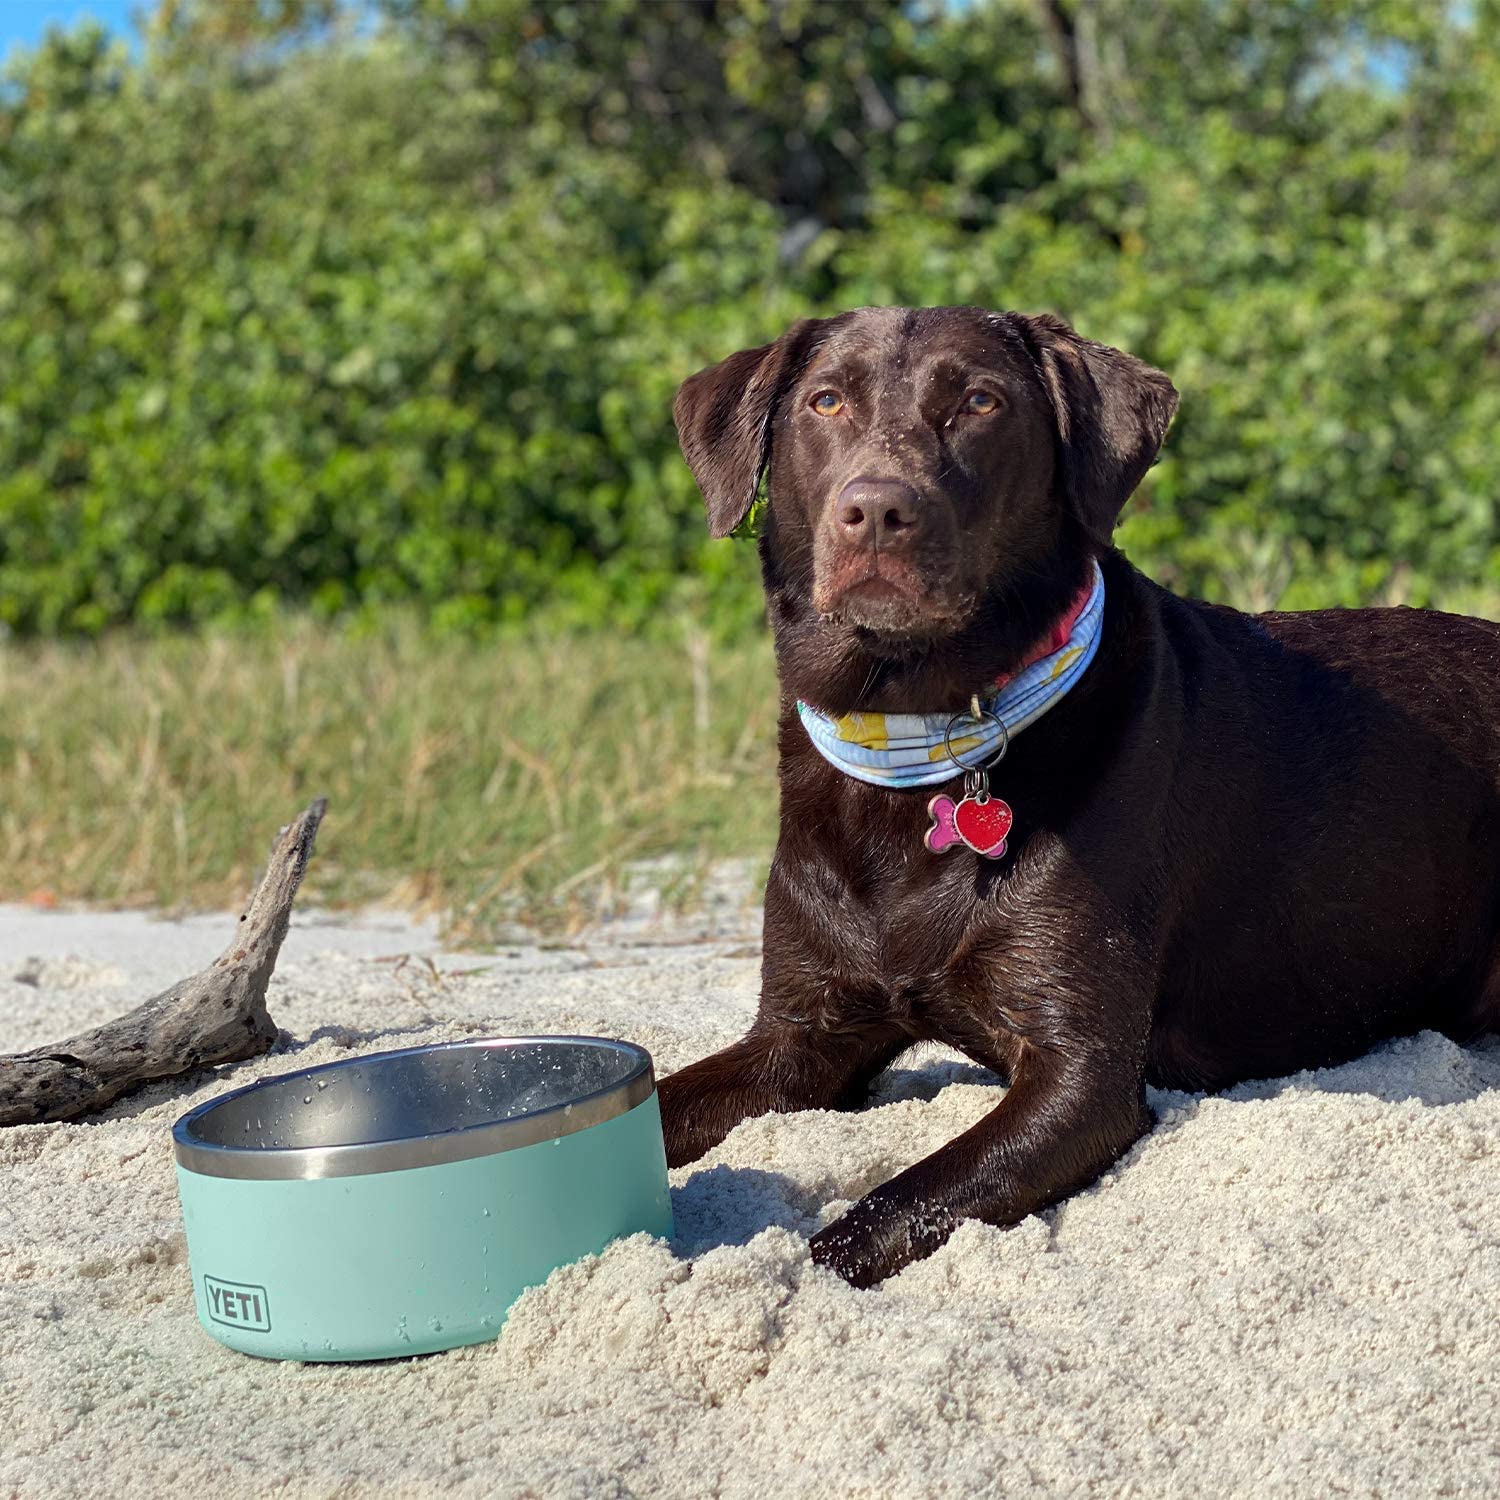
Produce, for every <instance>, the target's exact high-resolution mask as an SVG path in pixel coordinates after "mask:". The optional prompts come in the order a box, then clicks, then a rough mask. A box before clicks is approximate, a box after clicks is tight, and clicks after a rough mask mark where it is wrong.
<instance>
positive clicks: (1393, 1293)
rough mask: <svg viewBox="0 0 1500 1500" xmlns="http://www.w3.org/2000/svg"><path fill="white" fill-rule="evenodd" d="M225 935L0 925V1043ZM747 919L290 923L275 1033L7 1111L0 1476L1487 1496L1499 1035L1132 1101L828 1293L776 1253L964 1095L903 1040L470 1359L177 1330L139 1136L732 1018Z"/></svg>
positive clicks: (156, 1187)
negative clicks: (912, 1254) (863, 1090)
mask: <svg viewBox="0 0 1500 1500" xmlns="http://www.w3.org/2000/svg"><path fill="white" fill-rule="evenodd" d="M224 930H225V929H224V919H223V918H215V919H197V920H195V921H193V922H190V923H185V924H184V923H159V922H152V921H150V920H148V919H146V918H144V917H140V916H133V915H116V916H104V915H89V914H48V913H36V912H31V911H23V910H18V909H14V908H12V909H8V910H7V909H0V1048H3V1049H12V1048H17V1047H21V1046H27V1045H35V1044H37V1043H41V1042H45V1041H48V1040H55V1039H57V1038H58V1037H60V1036H62V1035H64V1034H66V1033H67V1032H69V1031H71V1030H73V1029H75V1028H77V1027H79V1026H81V1025H85V1024H89V1023H92V1022H94V1021H96V1020H99V1019H102V1018H104V1017H106V1016H108V1015H110V1014H112V1013H114V1012H116V1011H118V1010H120V1009H122V1008H124V1006H126V1005H127V1004H130V1003H134V1002H135V1001H136V1000H137V999H139V998H141V997H143V996H144V995H145V994H146V993H149V992H150V991H151V990H152V989H153V988H154V987H156V986H158V985H160V984H162V983H165V982H166V981H168V980H170V979H173V978H175V977H178V976H179V975H181V974H183V973H186V972H188V971H189V970H190V969H192V968H195V967H197V966H198V965H199V964H200V963H202V962H203V961H204V960H206V959H207V958H209V957H212V956H213V955H214V954H216V953H217V952H218V951H219V949H220V947H221V946H222V937H223V933H224ZM756 971H757V957H756V945H755V934H754V931H753V927H752V928H750V929H748V930H745V931H735V930H733V928H732V926H731V927H730V928H728V929H723V930H721V931H720V932H719V933H718V935H709V936H703V935H702V934H701V933H697V934H695V933H694V932H691V931H688V932H683V931H681V930H678V931H675V932H670V931H654V930H651V929H647V928H642V927H640V926H639V924H637V925H636V926H635V927H629V928H624V929H621V930H618V931H615V932H612V933H610V934H608V935H605V934H600V935H596V936H595V937H593V938H592V939H590V940H588V941H585V942H583V943H581V944H579V945H578V946H575V947H571V948H545V947H539V946H520V947H516V948H513V949H507V950H505V951H503V952H501V953H499V954H495V955H480V956H476V955H445V954H443V953H442V952H441V951H440V950H439V947H438V945H437V943H436V940H435V939H434V938H433V936H432V934H431V933H430V932H428V931H427V930H425V929H423V928H421V927H417V926H414V925H412V924H410V923H408V922H405V921H403V920H402V919H400V918H394V917H391V918H383V919H378V920H370V921H365V922H361V923H358V924H353V925H342V926H331V925H327V924H326V923H323V922H319V921H315V920H310V919H307V918H301V919H299V921H298V923H297V926H296V928H295V930H294V932H293V934H292V937H291V939H290V940H289V943H288V947H287V949H286V952H285V954H284V956H283V960H282V965H281V968H280V969H279V971H278V973H277V975H276V978H275V980H274V981H273V988H272V992H271V996H270V1003H271V1010H272V1014H273V1015H274V1016H275V1017H276V1019H277V1021H278V1022H279V1023H280V1024H281V1026H282V1027H283V1028H284V1029H285V1032H286V1033H287V1036H286V1038H285V1040H284V1043H283V1046H282V1048H281V1049H280V1050H279V1051H278V1052H277V1053H275V1054H273V1055H271V1056H268V1057H265V1058H261V1059H258V1060H256V1061H255V1062H252V1063H247V1064H242V1065H240V1066H238V1067H235V1068H231V1069H226V1070H224V1071H223V1072H222V1073H221V1074H219V1075H216V1076H215V1075H210V1076H198V1077H195V1078H193V1079H191V1080H188V1081H185V1082H179V1083H174V1084H167V1085H158V1086H156V1087H154V1088H151V1089H148V1090H146V1091H144V1092H143V1093H141V1094H139V1095H136V1096H135V1097H133V1098H131V1099H127V1100H124V1101H122V1102H121V1103H119V1104H117V1105H116V1106H115V1107H114V1108H113V1109H112V1110H110V1111H109V1112H108V1113H107V1115H105V1116H103V1117H101V1118H100V1119H99V1120H97V1121H94V1122H91V1123H88V1124H77V1125H51V1126H33V1127H23V1128H19V1129H12V1130H9V1131H4V1132H0V1496H25V1497H32V1496H46V1497H58V1496H67V1495H75V1494H77V1495H83V1494H87V1495H89V1496H103V1495H107V1496H136V1495H140V1496H152V1497H158V1496H162V1495H177V1494H204V1495H207V1494H211V1495H213V1496H214V1497H216V1500H222V1497H233V1496H241V1495H245V1496H250V1495H257V1496H258V1495H266V1494H271V1493H276V1494H284V1495H293V1496H303V1495H306V1496H333V1495H340V1496H366V1495H377V1496H384V1495H390V1496H396V1495H435V1494H445V1495H449V1494H451V1495H507V1496H509V1495H516V1496H520V1495H538V1496H574V1495H576V1496H580V1497H582V1496H589V1497H592V1496H611V1495H621V1496H623V1495H664V1496H702V1495H723V1496H747V1497H749V1496H755V1497H762V1496H768V1495H778V1494H782V1495H792V1494H796V1495H813V1496H822V1495H829V1496H833V1495H837V1496H909V1495H955V1496H958V1495H963V1496H969V1495H1036V1494H1045V1495H1084V1494H1088V1495H1139V1496H1162V1495H1169V1496H1170V1495H1184V1496H1186V1495H1193V1496H1199V1495H1255V1496H1281V1495H1299V1496H1300V1495H1327V1494H1340V1495H1345V1494H1347V1495H1369V1496H1392V1497H1395V1496H1400V1497H1408V1496H1418V1495H1454V1496H1459V1495H1473V1496H1494V1495H1496V1494H1497V1493H1500V1046H1497V1045H1496V1044H1493V1043H1489V1044H1485V1045H1483V1046H1479V1047H1474V1048H1468V1049H1465V1048H1460V1047H1457V1046H1454V1045H1453V1044H1452V1043H1450V1042H1448V1041H1445V1040H1444V1039H1443V1038H1441V1037H1438V1036H1435V1035H1431V1034H1424V1035H1422V1036H1419V1037H1415V1038H1411V1039H1407V1040H1403V1041H1400V1042H1397V1043H1394V1044H1392V1045H1390V1046H1388V1047H1386V1048H1384V1049H1383V1050H1381V1051H1380V1052H1379V1053H1377V1054H1375V1055H1373V1056H1371V1057H1368V1058H1366V1059H1363V1060H1361V1061H1359V1062H1355V1063H1352V1064H1350V1065H1348V1066H1346V1067H1342V1068H1337V1069H1332V1070H1329V1071H1325V1072H1319V1073H1313V1074H1303V1075H1299V1076H1297V1077H1295V1078H1290V1079H1284V1080H1279V1081H1275V1082H1271V1083H1267V1084H1264V1085H1259V1086H1255V1087H1250V1088H1243V1089H1239V1090H1237V1091H1235V1092H1234V1093H1232V1094H1230V1095H1228V1096H1227V1097H1218V1098H1201V1097H1197V1096H1191V1095H1181V1094H1157V1095H1154V1096H1153V1100H1152V1102H1153V1104H1154V1105H1155V1107H1156V1109H1157V1110H1158V1112H1159V1116H1160V1122H1159V1124H1158V1126H1157V1128H1156V1130H1155V1131H1154V1132H1153V1133H1152V1134H1151V1135H1150V1136H1149V1137H1147V1138H1146V1139H1145V1140H1144V1141H1142V1142H1141V1143H1140V1144H1139V1145H1138V1146H1137V1147H1136V1148H1135V1150H1134V1151H1132V1152H1131V1154H1130V1156H1129V1157H1128V1158H1127V1159H1126V1160H1125V1161H1124V1162H1123V1163H1121V1164H1120V1166H1119V1167H1118V1168H1117V1169H1116V1170H1114V1171H1112V1172H1111V1173H1110V1174H1109V1175H1108V1176H1107V1177H1106V1178H1105V1179H1104V1180H1103V1181H1102V1182H1100V1183H1099V1184H1098V1185H1097V1186H1096V1187H1095V1188H1093V1189H1091V1190H1090V1191H1088V1192H1085V1193H1083V1194H1080V1195H1079V1196H1078V1197H1076V1198H1074V1199H1073V1200H1072V1201H1071V1202H1069V1203H1067V1204H1066V1205H1064V1206H1062V1207H1060V1208H1057V1209H1054V1210H1052V1211H1051V1212H1049V1213H1046V1214H1043V1215H1040V1216H1038V1217H1036V1218H1033V1219H1030V1220H1028V1221H1026V1222H1025V1223H1024V1224H1022V1225H1021V1226H1020V1227H1018V1228H1016V1229H1014V1230H1011V1231H1008V1232H1001V1231H998V1230H994V1229H990V1228H987V1227H985V1226H983V1225H978V1224H970V1225H966V1226H965V1227H963V1228H962V1229H961V1230H960V1231H959V1232H958V1233H957V1234H956V1235H955V1236H954V1237H953V1239H952V1241H951V1242H950V1243H949V1244H948V1245H947V1246H946V1247H945V1248H944V1249H943V1250H942V1251H940V1252H939V1253H938V1254H937V1255H935V1256H933V1257H932V1258H931V1259H930V1260H928V1261H926V1262H924V1263H922V1264H920V1265H917V1266H913V1267H911V1268H909V1269H908V1270H907V1271H906V1272H905V1273H903V1274H902V1275H901V1276H899V1277H896V1278H895V1279H893V1280H892V1281H890V1282H888V1283H887V1284H886V1285H885V1286H883V1287H881V1288H879V1289H878V1290H875V1291H869V1292H856V1291H853V1290H851V1289H850V1288H849V1287H847V1286H845V1285H844V1284H843V1283H841V1282H839V1281H838V1280H837V1279H835V1278H833V1277H832V1276H831V1275H829V1274H828V1273H826V1272H824V1271H822V1270H819V1269H817V1268H815V1267H813V1266H812V1264H811V1262H810V1261H809V1259H808V1255H807V1236H808V1235H809V1234H810V1233H811V1232H813V1231H814V1230H815V1229H816V1228H817V1227H819V1226H820V1225H822V1224H824V1223H826V1222H827V1221H828V1220H829V1219H830V1218H832V1217H833V1216H834V1215H835V1214H837V1213H838V1212H839V1211H840V1209H841V1208H842V1207H843V1206H845V1205H846V1204H847V1203H848V1202H849V1201H850V1200H852V1199H854V1198H855V1197H857V1196H858V1195H859V1194H861V1193H862V1192H864V1191H866V1190H867V1189H868V1188H869V1187H871V1186H872V1185H873V1184H875V1183H877V1182H879V1181H880V1180H881V1179H883V1178H885V1177H887V1176H889V1175H890V1174H891V1173H893V1172H895V1171H897V1170H898V1169H900V1168H901V1167H902V1166H904V1165H905V1164H906V1163H908V1162H910V1161H911V1160H913V1159H914V1158H916V1157H917V1156H918V1155H920V1154H922V1153H924V1152H926V1151H929V1150H931V1149H933V1148H934V1147H936V1146H937V1145H939V1144H940V1143H941V1142H942V1141H943V1140H945V1139H946V1138H948V1137H949V1136H952V1135H953V1134H955V1133H956V1132H957V1131H959V1130H961V1129H963V1128H964V1127H965V1126H967V1125H968V1124H970V1123H971V1122H972V1121H973V1120H975V1119H976V1118H977V1117H978V1116H979V1115H981V1114H982V1113H983V1112H984V1111H985V1110H987V1109H988V1108H990V1107H991V1106H992V1105H993V1104H994V1102H995V1101H996V1099H997V1098H998V1086H997V1084H996V1082H995V1080H994V1079H993V1078H992V1077H991V1076H990V1075H989V1074H987V1073H985V1072H984V1071H982V1070H981V1069H978V1068H976V1067H974V1066H972V1065H970V1064H968V1063H965V1062H964V1061H963V1060H962V1059H961V1058H958V1057H957V1056H956V1055H955V1054H951V1053H946V1052H938V1051H929V1052H926V1053H920V1054H916V1055H913V1056H910V1057H908V1058H906V1059H903V1060H902V1063H901V1064H900V1066H898V1067H897V1068H895V1069H893V1070H892V1071H891V1072H890V1073H889V1074H888V1075H887V1076H886V1077H885V1079H884V1080H883V1081H882V1083H881V1085H880V1087H879V1092H878V1097H877V1098H876V1100H875V1102H874V1103H873V1105H872V1106H871V1107H870V1108H868V1109H866V1110H864V1111H862V1112H860V1113H857V1114H850V1115H835V1114H825V1113H816V1112H815V1113H806V1114H800V1115H791V1116H782V1117H777V1118H770V1119H764V1120H759V1121H752V1122H749V1123H747V1124H745V1125H744V1126H742V1127H741V1128H740V1129H739V1130H737V1131H736V1132H735V1133H734V1134H733V1135H732V1136H731V1137H730V1138H729V1140H728V1141H726V1142H725V1143H724V1145H723V1146H722V1147H720V1148H719V1149H718V1150H717V1151H716V1152H714V1153H713V1154H712V1155H711V1156H709V1157H708V1158H707V1159H706V1160H704V1161H703V1162H701V1163H699V1164H696V1165H695V1166H692V1167H689V1168H686V1169H684V1170H682V1171H678V1172H675V1173H674V1174H673V1188H674V1208H675V1213H676V1218H677V1224H678V1238H677V1240H676V1242H675V1243H674V1244H672V1245H670V1246H669V1245H666V1244H662V1243H659V1242H653V1241H651V1240H648V1239H646V1238H645V1237H637V1238H636V1239H633V1240H628V1241H625V1242H622V1243H619V1244H617V1245H615V1246H613V1247H612V1248H610V1249H609V1250H608V1251H607V1252H606V1253H605V1254H604V1255H602V1256H599V1257H597V1258H594V1259H591V1260H589V1261H586V1262H583V1263H581V1264H579V1265H577V1266H574V1267H570V1268H566V1269H564V1270H561V1271H559V1272H557V1273H555V1274H554V1275H553V1276H552V1278H551V1279H550V1280H549V1281H548V1282H547V1283H546V1284H545V1285H544V1286H542V1287H540V1288H537V1289H536V1290H534V1291H531V1292H528V1293H527V1294H526V1295H525V1296H523V1297H522V1298H521V1300H520V1301H519V1302H518V1303H517V1304H516V1306H515V1308H514V1310H513V1311H512V1313H511V1317H510V1321H509V1324H508V1326H507V1328H506V1330H505V1333H504V1335H503V1337H502V1338H501V1339H500V1340H499V1341H498V1342H496V1343H493V1344H487V1345H481V1346H478V1347H475V1348H470V1349H464V1350H459V1351H455V1352H452V1353H449V1354H442V1355H434V1356H430V1357H427V1358H423V1359H416V1360H407V1361H397V1362H391V1363H385V1364H369V1365H362V1366H328V1365H300V1364H289V1363H287V1364H278V1363H271V1362H264V1361H259V1360H253V1359H249V1358H246V1357H244V1356H242V1355H239V1354H235V1353H232V1352H230V1351H229V1350H227V1349H224V1348H222V1347H220V1346H219V1345H217V1344H215V1343H213V1342H212V1341H211V1340H209V1339H208V1338H207V1337H206V1336H205V1335H204V1334H203V1333H202V1332H201V1331H200V1330H199V1328H198V1326H197V1323H196V1320H195V1317H194V1313H193V1305H192V1297H191V1291H190V1286H189V1280H188V1270H187V1260H186V1253H185V1246H184V1241H183V1234H182V1225H181V1219H180V1217H179V1213H178V1207H177V1200H176V1196H175V1191H174V1186H173V1176H172V1165H171V1153H170V1148H169V1137H168V1131H169V1127H170V1125H171V1123H172V1121H173V1120H174V1119H175V1118H176V1117H177V1115H178V1114H179V1113H181V1111H182V1110H183V1109H185V1108H187V1107H188V1106H189V1105H190V1104H194V1103H197V1102H199V1101H201V1100H204V1099H207V1098H209V1097H211V1096H213V1095H214V1094H216V1093H218V1092H220V1091H222V1090H223V1089H225V1088H227V1087H229V1086H231V1085H238V1084H242V1083H245V1082H248V1081H250V1080H251V1079H252V1078H255V1077H257V1076H261V1075H263V1074H267V1073H275V1072H280V1071H285V1070H286V1069H288V1068H289V1067H292V1066H295V1065H297V1064H302V1063H313V1062H324V1061H329V1060H332V1059H335V1058H338V1057H343V1056H347V1055H349V1053H350V1052H352V1051H368V1050H378V1049H380V1048H384V1047H391V1046H400V1045H407V1044H416V1043H421V1042H424V1041H436V1040H440V1039H452V1038H458V1037H464V1036H471V1035H484V1034H487V1033H499V1032H510V1031H576V1032H595V1033H601V1034H611V1035H622V1036H629V1037H632V1038H635V1039H636V1040H639V1041H641V1042H642V1043H644V1044H645V1045H646V1046H647V1047H649V1048H650V1049H651V1051H652V1052H653V1054H654V1055H655V1057H656V1059H657V1064H658V1068H659V1070H660V1071H662V1072H666V1071H669V1070H671V1069H673V1068H676V1067H679V1066H681V1065H682V1064H684V1063H686V1062H688V1061H691V1060H692V1059H694V1058H696V1057H698V1056H700V1055H701V1054H703V1053H705V1052H707V1051H708V1050H710V1049H711V1048H713V1047H716V1046H718V1045H721V1044H722V1043H724V1042H727V1041H729V1040H730V1039H731V1038H733V1037H734V1036H735V1035H737V1034H738V1033H739V1032H740V1031H741V1030H742V1029H743V1026H744V1024H745V1022H746V1021H747V1019H748V1018H749V1016H750V1014H751V1012H752V1010H753V1007H754V1000H755V993H756Z"/></svg>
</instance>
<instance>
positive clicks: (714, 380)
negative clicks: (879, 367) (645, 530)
mask: <svg viewBox="0 0 1500 1500" xmlns="http://www.w3.org/2000/svg"><path fill="white" fill-rule="evenodd" d="M821 322H822V319H820V318H804V319H803V320H802V321H801V322H800V323H794V324H793V325H792V326H791V327H790V328H789V329H787V331H786V332H785V333H784V334H782V336H781V337H780V338H779V339H777V340H776V342H775V343H774V344H763V345H761V347H760V348H759V349H741V350H740V352H739V353H738V354H731V355H730V356H729V358H728V359H724V360H720V361H719V363H718V364H716V365H710V366H709V368H708V369H706V370H699V372H698V373H697V374H696V375H692V376H689V378H688V379H687V380H684V381H683V383H682V385H681V387H680V388H679V389H678V392H677V399H676V400H675V401H674V402H673V403H672V420H673V421H674V422H675V423H676V424H677V442H678V445H679V446H680V447H681V449H682V456H683V457H684V458H685V459H686V460H687V463H688V467H689V468H690V469H691V470H692V471H693V478H694V479H696V480H697V481H698V488H699V489H700V490H702V492H703V503H704V505H705V506H706V507H707V508H708V531H709V535H710V536H728V535H729V533H730V532H731V531H733V530H734V528H735V527H736V526H738V525H739V524H740V522H741V521H743V520H744V519H745V517H746V515H748V514H749V511H750V507H751V505H752V504H754V502H755V492H756V491H757V490H758V489H759V488H760V476H761V474H762V473H763V472H764V471H765V467H766V462H767V460H768V459H769V458H770V455H771V421H772V418H773V417H774V416H775V413H776V404H777V401H778V400H779V399H780V397H781V395H782V393H783V392H784V391H785V390H786V388H787V387H788V386H789V385H790V384H791V383H792V381H793V380H795V379H796V377H797V374H798V372H799V371H800V369H801V367H802V363H803V361H804V360H805V359H806V357H807V352H808V350H809V348H810V347H811V344H812V336H813V333H814V331H815V330H816V329H817V328H818V327H819V325H820V324H821Z"/></svg>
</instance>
